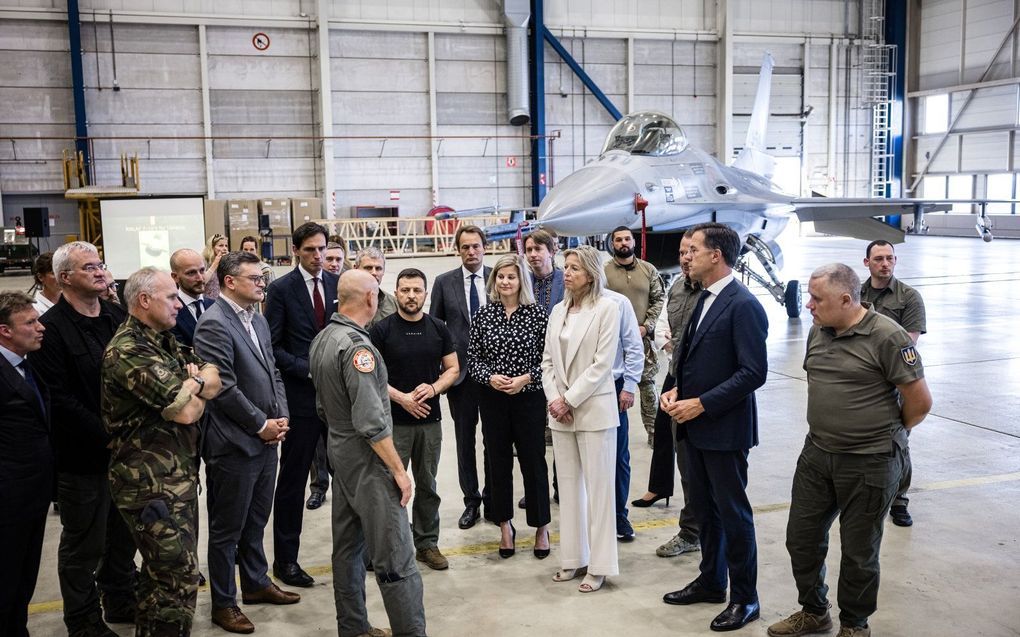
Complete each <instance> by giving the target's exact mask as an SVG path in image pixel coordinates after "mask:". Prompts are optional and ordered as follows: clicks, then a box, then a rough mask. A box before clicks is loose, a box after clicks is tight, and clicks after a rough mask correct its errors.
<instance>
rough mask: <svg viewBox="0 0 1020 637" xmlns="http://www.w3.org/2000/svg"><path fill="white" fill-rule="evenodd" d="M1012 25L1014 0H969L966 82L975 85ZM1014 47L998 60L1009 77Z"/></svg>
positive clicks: (1003, 53) (1001, 54) (1006, 48)
mask: <svg viewBox="0 0 1020 637" xmlns="http://www.w3.org/2000/svg"><path fill="white" fill-rule="evenodd" d="M1012 24H1013V2H1012V0H967V23H966V25H965V26H966V37H967V50H966V52H965V55H964V69H965V71H964V77H963V79H964V81H965V82H976V81H977V80H978V79H980V77H981V72H982V71H983V70H984V69H985V67H986V66H987V65H988V63H989V62H991V61H992V55H993V54H994V53H995V49H996V48H997V47H998V46H999V44H1000V43H1001V42H1002V39H1003V37H1004V36H1005V35H1006V32H1007V31H1008V30H1009V28H1010V26H1012ZM1010 49H1011V47H1009V46H1008V45H1007V46H1006V47H1005V50H1004V51H1003V52H1002V53H1000V54H999V56H998V57H997V58H996V59H997V61H998V63H999V65H1004V66H1005V68H1004V69H1003V70H1004V71H1005V73H1006V74H1005V75H994V76H993V77H1004V76H1008V73H1009V64H1008V63H1009V59H1010V53H1011V50H1010Z"/></svg>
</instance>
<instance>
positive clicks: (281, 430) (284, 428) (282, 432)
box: [259, 418, 290, 445]
mask: <svg viewBox="0 0 1020 637" xmlns="http://www.w3.org/2000/svg"><path fill="white" fill-rule="evenodd" d="M288 431H290V419H289V418H269V419H267V420H266V426H265V427H263V429H262V431H260V432H259V438H261V439H262V442H263V444H266V445H276V444H279V443H281V442H283V440H284V438H286V437H287V432H288Z"/></svg>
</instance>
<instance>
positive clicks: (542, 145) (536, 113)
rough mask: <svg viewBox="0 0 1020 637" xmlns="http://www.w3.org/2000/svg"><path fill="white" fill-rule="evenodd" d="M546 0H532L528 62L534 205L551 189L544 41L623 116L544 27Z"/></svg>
mask: <svg viewBox="0 0 1020 637" xmlns="http://www.w3.org/2000/svg"><path fill="white" fill-rule="evenodd" d="M543 11H544V8H543V0H531V33H530V34H529V37H530V44H531V55H530V56H529V58H528V62H529V66H530V69H529V73H528V75H529V78H530V80H531V136H532V137H531V205H533V206H538V205H539V204H541V203H542V199H544V198H545V193H546V191H547V190H548V187H549V186H548V178H547V174H548V173H547V171H546V168H547V164H548V157H547V146H546V139H545V43H546V42H548V43H549V46H551V47H552V49H553V50H554V51H556V54H557V55H559V56H560V58H561V59H562V60H563V61H564V62H566V64H567V66H568V67H570V70H571V71H573V72H574V75H576V76H577V77H578V79H580V80H581V82H582V83H583V84H584V86H585V88H587V89H588V90H589V91H591V94H592V95H594V96H595V99H597V100H598V101H599V103H600V104H602V107H603V108H605V109H606V112H607V113H609V115H610V116H612V118H613V119H614V120H617V121H619V120H620V118H621V117H623V115H621V114H620V111H619V109H617V108H616V106H615V105H614V104H613V102H612V100H610V99H609V98H608V97H606V94H605V93H604V92H603V91H602V89H600V88H599V87H598V85H596V84H595V81H594V80H592V79H591V77H590V76H589V75H588V74H587V73H585V71H584V69H583V68H581V65H580V64H578V63H577V61H576V60H575V59H574V58H573V56H571V55H570V53H569V52H568V51H567V50H566V49H565V48H563V45H562V44H561V43H560V41H559V40H557V39H556V36H554V35H553V34H552V33H550V32H549V29H547V28H545V21H544V19H543V16H544V14H543Z"/></svg>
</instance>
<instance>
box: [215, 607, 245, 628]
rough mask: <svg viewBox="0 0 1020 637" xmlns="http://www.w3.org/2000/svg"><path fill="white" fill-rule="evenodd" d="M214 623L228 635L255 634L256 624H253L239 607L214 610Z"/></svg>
mask: <svg viewBox="0 0 1020 637" xmlns="http://www.w3.org/2000/svg"><path fill="white" fill-rule="evenodd" d="M212 623H214V624H216V625H217V626H219V627H220V628H222V629H223V630H225V631H227V632H228V633H244V634H248V633H253V632H255V624H253V623H251V620H249V619H248V618H247V617H245V616H244V613H242V612H241V609H240V608H238V607H237V606H230V607H229V608H214V609H213V612H212Z"/></svg>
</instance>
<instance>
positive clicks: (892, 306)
mask: <svg viewBox="0 0 1020 637" xmlns="http://www.w3.org/2000/svg"><path fill="white" fill-rule="evenodd" d="M864 265H865V266H866V267H867V268H868V272H869V273H870V275H871V276H869V277H868V280H867V281H865V282H864V284H863V285H862V286H861V300H862V301H864V302H866V303H871V306H872V307H873V308H874V309H875V311H876V312H878V313H879V314H884V315H886V316H888V317H889V318H891V319H892V320H894V321H896V323H897V324H898V325H899V326H900V327H902V328H903V329H905V330H907V333H908V334H910V338H912V339H914V343H915V344H916V343H917V339H918V338H919V337H920V336H921V334H924V333H925V332H926V331H927V330H926V329H925V328H926V326H925V317H924V300H922V299H921V295H920V294H919V293H918V292H917V290H915V289H914V288H912V287H910V286H909V285H907V284H906V283H904V282H903V281H900V280H899V279H897V278H896V277H894V276H893V273H894V272H895V270H896V253H895V252H894V251H893V247H892V244H891V243H889V242H888V241H882V240H881V239H879V240H878V241H872V242H871V243H869V244H868V247H867V249H866V250H865V252H864ZM903 453H904V457H903V460H904V463H903V476H902V477H901V478H900V488H899V491H897V492H896V497H895V498H893V501H892V506H891V507H889V517H890V518H892V521H893V524H895V525H896V526H911V525H913V524H914V520H913V518H911V517H910V512H909V511H907V505H908V504H909V503H910V498H908V497H907V489H909V488H910V480H911V479H912V478H913V473H914V472H913V467H912V466H911V463H910V447H905V448H904V449H903Z"/></svg>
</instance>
